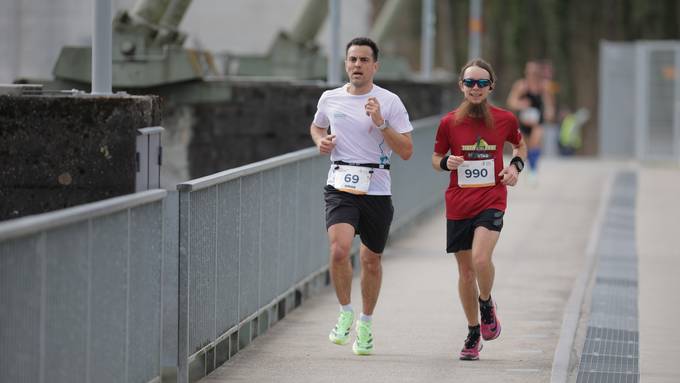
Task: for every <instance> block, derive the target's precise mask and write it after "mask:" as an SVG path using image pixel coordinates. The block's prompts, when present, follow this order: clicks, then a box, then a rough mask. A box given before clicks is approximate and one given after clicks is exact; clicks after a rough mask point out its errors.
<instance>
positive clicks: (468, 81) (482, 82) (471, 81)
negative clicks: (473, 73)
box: [463, 78, 491, 88]
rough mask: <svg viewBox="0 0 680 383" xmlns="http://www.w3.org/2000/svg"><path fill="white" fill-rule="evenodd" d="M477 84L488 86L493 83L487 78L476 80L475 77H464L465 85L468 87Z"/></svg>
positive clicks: (482, 86)
mask: <svg viewBox="0 0 680 383" xmlns="http://www.w3.org/2000/svg"><path fill="white" fill-rule="evenodd" d="M475 84H477V86H478V87H480V88H486V87H487V86H489V85H491V80H487V79H479V80H475V79H473V78H465V79H463V85H465V86H466V87H468V88H472V87H474V86H475Z"/></svg>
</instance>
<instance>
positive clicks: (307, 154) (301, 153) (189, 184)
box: [177, 116, 441, 192]
mask: <svg viewBox="0 0 680 383" xmlns="http://www.w3.org/2000/svg"><path fill="white" fill-rule="evenodd" d="M440 118H441V116H432V117H426V118H422V119H420V120H416V121H413V122H412V124H413V129H414V130H417V129H422V128H427V127H432V124H435V123H437V122H438V121H439V119H440ZM318 155H319V152H318V150H317V149H316V148H315V147H312V148H307V149H301V150H298V151H295V152H291V153H287V154H283V155H280V156H276V157H272V158H268V159H266V160H262V161H258V162H254V163H252V164H247V165H243V166H240V167H237V168H234V169H229V170H225V171H222V172H219V173H215V174H211V175H208V176H205V177H201V178H196V179H193V180H190V181H186V182H182V183H181V184H178V185H177V190H178V191H182V192H191V191H197V190H201V189H205V188H208V187H210V186H214V185H217V184H220V183H223V182H227V181H230V180H233V179H237V178H240V177H245V176H248V175H251V174H255V173H259V172H262V171H265V170H268V169H272V168H275V167H279V166H282V165H286V164H289V163H292V162H296V161H301V160H306V159H308V158H312V157H315V156H318Z"/></svg>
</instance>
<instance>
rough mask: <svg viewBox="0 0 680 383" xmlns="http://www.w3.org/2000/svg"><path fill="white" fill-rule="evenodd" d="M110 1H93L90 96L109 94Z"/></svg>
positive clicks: (110, 59)
mask: <svg viewBox="0 0 680 383" xmlns="http://www.w3.org/2000/svg"><path fill="white" fill-rule="evenodd" d="M111 20H112V19H111V0H95V3H94V26H93V32H92V94H111V61H112V58H111V50H112V42H111V35H112V25H111Z"/></svg>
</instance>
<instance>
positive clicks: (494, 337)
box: [482, 327, 503, 341]
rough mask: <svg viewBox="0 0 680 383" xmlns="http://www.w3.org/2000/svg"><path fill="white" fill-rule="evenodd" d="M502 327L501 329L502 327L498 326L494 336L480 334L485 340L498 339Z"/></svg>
mask: <svg viewBox="0 0 680 383" xmlns="http://www.w3.org/2000/svg"><path fill="white" fill-rule="evenodd" d="M502 329H503V327H501V328H499V329H498V332H496V334H495V335H494V336H492V337H491V338H485V337H484V336H482V339H484V340H487V341H488V340H494V339H498V337H499V336H501V330H502Z"/></svg>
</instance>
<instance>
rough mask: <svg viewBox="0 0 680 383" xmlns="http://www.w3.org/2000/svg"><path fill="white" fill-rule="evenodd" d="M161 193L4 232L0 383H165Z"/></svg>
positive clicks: (45, 217) (19, 222)
mask: <svg viewBox="0 0 680 383" xmlns="http://www.w3.org/2000/svg"><path fill="white" fill-rule="evenodd" d="M165 195H166V192H165V191H164V190H152V191H147V192H143V193H138V194H133V195H128V196H123V197H117V198H112V199H109V200H105V201H100V202H95V203H90V204H86V205H81V206H77V207H73V208H68V209H64V210H61V211H56V212H51V213H46V214H41V215H36V216H29V217H25V218H20V219H16V220H11V221H7V222H3V223H0V381H1V382H45V381H49V382H91V381H97V382H109V381H116V382H120V381H125V382H148V381H159V380H160V368H161V367H160V355H161V269H162V262H163V257H162V255H163V251H162V248H163V246H162V243H163V239H162V238H163V230H162V228H163V222H162V209H163V198H164V197H165Z"/></svg>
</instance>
